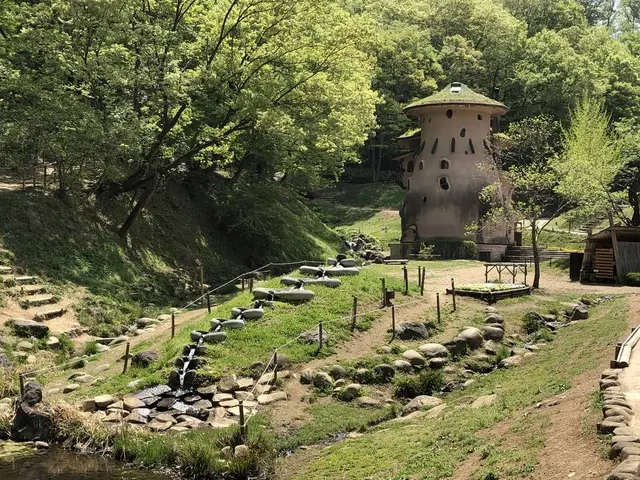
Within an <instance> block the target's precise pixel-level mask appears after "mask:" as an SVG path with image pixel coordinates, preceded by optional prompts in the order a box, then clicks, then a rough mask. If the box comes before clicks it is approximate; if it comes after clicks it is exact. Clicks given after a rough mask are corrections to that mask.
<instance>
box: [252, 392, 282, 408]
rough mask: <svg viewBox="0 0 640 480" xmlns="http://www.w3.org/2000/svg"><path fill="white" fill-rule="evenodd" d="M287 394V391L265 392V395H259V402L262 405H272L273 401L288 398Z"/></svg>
mask: <svg viewBox="0 0 640 480" xmlns="http://www.w3.org/2000/svg"><path fill="white" fill-rule="evenodd" d="M286 399H287V394H286V393H285V392H273V393H265V394H263V395H260V396H258V403H259V404H260V405H270V404H272V403H275V402H278V401H280V400H286Z"/></svg>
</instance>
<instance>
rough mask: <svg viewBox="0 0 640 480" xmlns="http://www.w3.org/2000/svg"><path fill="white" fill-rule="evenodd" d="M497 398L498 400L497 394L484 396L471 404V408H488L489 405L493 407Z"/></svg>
mask: <svg viewBox="0 0 640 480" xmlns="http://www.w3.org/2000/svg"><path fill="white" fill-rule="evenodd" d="M496 398H498V396H497V395H496V394H493V395H482V396H481V397H478V398H476V399H475V400H474V401H473V403H472V404H471V408H482V407H488V406H489V405H492V404H493V402H495V401H496Z"/></svg>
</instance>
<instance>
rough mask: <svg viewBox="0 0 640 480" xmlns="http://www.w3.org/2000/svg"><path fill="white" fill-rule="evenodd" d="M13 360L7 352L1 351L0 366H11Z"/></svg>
mask: <svg viewBox="0 0 640 480" xmlns="http://www.w3.org/2000/svg"><path fill="white" fill-rule="evenodd" d="M11 366H12V365H11V360H9V357H7V354H6V353H0V368H11Z"/></svg>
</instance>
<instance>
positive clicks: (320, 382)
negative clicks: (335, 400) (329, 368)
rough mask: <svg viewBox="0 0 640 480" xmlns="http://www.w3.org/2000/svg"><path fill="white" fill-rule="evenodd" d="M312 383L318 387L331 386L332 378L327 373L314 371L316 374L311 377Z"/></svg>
mask: <svg viewBox="0 0 640 480" xmlns="http://www.w3.org/2000/svg"><path fill="white" fill-rule="evenodd" d="M313 385H314V386H316V387H318V388H329V387H333V379H332V378H331V376H330V375H329V374H328V373H325V372H316V374H315V375H314V377H313Z"/></svg>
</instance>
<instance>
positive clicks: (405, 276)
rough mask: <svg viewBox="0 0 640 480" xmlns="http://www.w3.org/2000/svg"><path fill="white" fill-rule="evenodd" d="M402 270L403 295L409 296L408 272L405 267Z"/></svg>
mask: <svg viewBox="0 0 640 480" xmlns="http://www.w3.org/2000/svg"><path fill="white" fill-rule="evenodd" d="M402 270H403V274H404V294H405V295H409V271H408V270H407V266H406V265H404V266H403V267H402Z"/></svg>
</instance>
